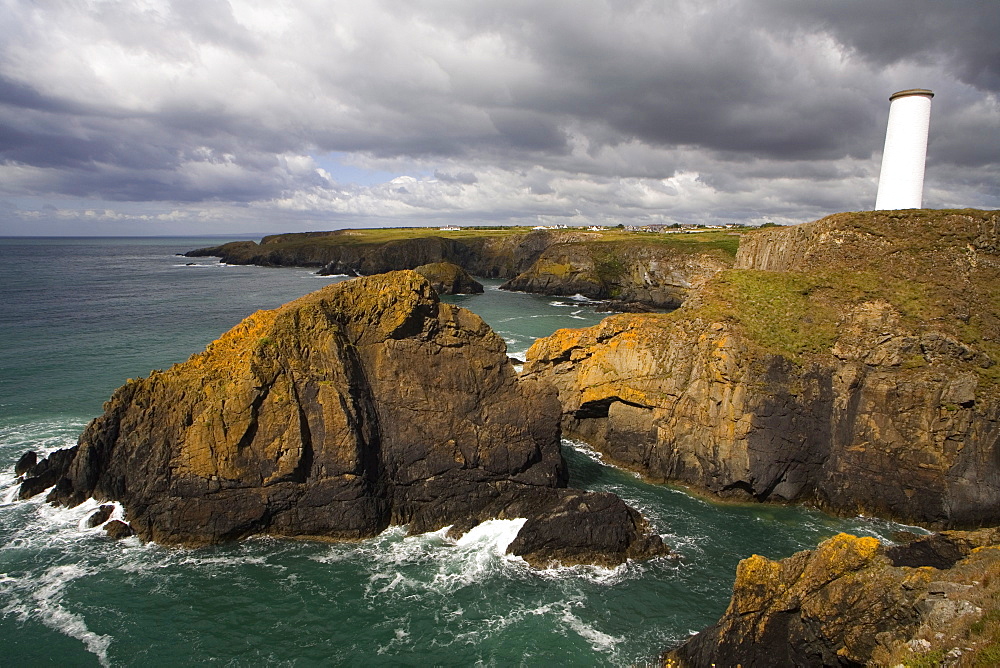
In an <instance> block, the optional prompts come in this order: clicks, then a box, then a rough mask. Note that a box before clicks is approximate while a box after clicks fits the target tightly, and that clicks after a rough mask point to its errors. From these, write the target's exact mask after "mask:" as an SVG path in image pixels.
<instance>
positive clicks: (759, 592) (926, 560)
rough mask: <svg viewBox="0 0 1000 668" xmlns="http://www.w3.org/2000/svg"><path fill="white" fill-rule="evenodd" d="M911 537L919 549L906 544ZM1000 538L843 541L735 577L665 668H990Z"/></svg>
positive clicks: (982, 534) (996, 639) (756, 564)
mask: <svg viewBox="0 0 1000 668" xmlns="http://www.w3.org/2000/svg"><path fill="white" fill-rule="evenodd" d="M912 538H915V539H916V538H917V537H916V536H912ZM998 543H1000V535H998V531H997V530H995V529H994V530H983V531H978V532H945V533H944V534H939V535H935V536H931V537H927V538H920V539H917V540H915V541H914V542H911V543H909V544H903V545H898V546H896V547H891V548H887V547H885V546H883V545H882V544H880V543H879V541H878V540H876V539H874V538H857V537H854V536H849V535H846V534H840V535H838V536H835V537H833V538H831V539H830V540H827V541H825V542H824V543H822V544H820V546H819V547H817V548H816V549H815V550H811V551H806V552H799V553H798V554H795V555H793V556H791V557H789V558H787V559H783V560H781V561H771V560H769V559H766V558H764V557H761V556H758V555H754V556H752V557H750V558H749V559H744V560H743V561H742V562H740V565H739V566H738V568H737V571H736V582H735V584H734V585H733V597H732V600H731V601H730V603H729V608H728V609H727V610H726V612H725V614H724V615H723V616H722V618H721V619H720V620H719V622H718V623H717V624H716V625H715V626H712V627H710V628H708V629H705V630H704V631H702V632H701V633H698V634H697V635H695V636H693V637H691V638H690V639H689V640H688V641H686V642H685V643H684V644H683V645H682V646H680V647H679V648H677V649H675V650H673V651H671V652H668V653H667V654H666V655H665V656H664V661H663V663H664V665H666V666H674V667H680V666H690V667H692V668H694V667H698V668H700V667H702V666H736V665H741V666H744V668H754V667H762V668H763V667H766V668H782V667H784V666H864V665H877V666H896V665H920V666H932V665H933V666H937V665H964V666H986V665H996V660H997V659H998V658H1000V625H998V623H997V620H998V615H997V607H996V606H997V598H998V597H1000V545H998Z"/></svg>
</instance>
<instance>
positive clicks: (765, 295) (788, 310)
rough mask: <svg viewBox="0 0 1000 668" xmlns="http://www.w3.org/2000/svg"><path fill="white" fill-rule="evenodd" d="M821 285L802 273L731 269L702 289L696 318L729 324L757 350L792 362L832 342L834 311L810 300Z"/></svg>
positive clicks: (819, 280)
mask: <svg viewBox="0 0 1000 668" xmlns="http://www.w3.org/2000/svg"><path fill="white" fill-rule="evenodd" d="M827 287H828V282H827V281H826V280H824V279H823V278H822V277H818V276H812V275H808V274H797V273H780V272H768V271H749V270H737V269H731V270H729V271H725V272H722V274H720V275H719V276H718V277H717V279H716V280H715V281H714V282H713V283H712V284H711V285H710V286H709V287H708V288H707V291H706V293H705V295H706V299H705V301H704V306H703V307H702V309H703V310H702V313H701V315H702V316H703V317H705V318H707V319H709V320H717V321H718V320H728V321H730V322H734V323H736V324H737V325H738V326H739V327H740V328H741V329H742V330H743V332H744V333H745V334H746V335H747V336H748V337H749V338H750V339H751V340H752V341H754V342H755V343H757V344H758V345H760V346H762V347H763V348H765V349H767V350H769V351H771V352H774V353H778V354H781V355H785V356H786V357H790V358H792V359H793V360H798V359H800V358H801V357H802V356H803V355H808V354H812V353H823V352H827V351H828V350H829V349H830V347H831V346H832V345H833V343H834V341H835V340H836V338H837V327H836V324H837V312H836V309H834V308H833V307H832V306H831V305H829V304H823V303H821V302H820V301H819V300H817V299H814V298H813V297H814V295H815V293H816V292H817V291H821V290H824V289H826V288H827Z"/></svg>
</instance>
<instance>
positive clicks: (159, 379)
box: [21, 271, 666, 565]
mask: <svg viewBox="0 0 1000 668" xmlns="http://www.w3.org/2000/svg"><path fill="white" fill-rule="evenodd" d="M558 413H559V407H558V403H557V400H556V397H555V394H554V391H553V390H552V388H551V387H550V386H548V385H547V384H545V383H541V382H537V381H531V380H525V381H520V380H518V378H517V376H516V374H515V372H514V369H513V367H512V366H511V364H510V363H509V361H508V360H507V357H506V350H505V346H504V343H503V340H502V339H501V338H500V337H498V336H497V335H496V334H494V333H493V332H492V331H491V330H490V329H489V327H487V325H486V324H485V323H484V322H483V321H482V320H481V319H480V318H479V317H478V316H476V315H474V314H473V313H471V312H469V311H467V310H465V309H462V308H458V307H454V306H451V305H448V304H443V303H440V302H439V301H438V299H437V295H436V294H435V293H434V292H433V290H431V288H430V285H429V284H428V282H427V281H426V280H425V279H424V278H422V277H421V276H419V275H418V274H416V273H414V272H411V271H405V272H394V273H390V274H383V275H377V276H372V277H368V278H363V279H355V280H352V281H347V282H344V283H341V284H337V285H332V286H328V287H326V288H324V289H322V290H319V291H317V292H315V293H313V294H310V295H307V296H305V297H303V298H301V299H298V300H296V301H294V302H291V303H289V304H286V305H285V306H283V307H281V308H279V309H276V310H273V311H259V312H257V313H255V314H254V315H252V316H250V317H249V318H247V319H246V320H244V321H243V322H242V323H240V324H239V325H238V326H237V327H235V328H234V329H232V330H231V331H229V332H227V333H226V334H224V335H223V336H222V337H221V338H220V339H219V340H217V341H215V342H214V343H212V344H211V345H209V346H208V348H207V349H206V350H205V352H203V353H200V354H197V355H194V356H192V357H191V358H190V359H189V360H188V361H187V362H184V363H182V364H177V365H175V366H173V367H171V368H170V369H168V370H166V371H157V372H153V373H152V374H150V376H149V377H148V378H145V379H139V380H130V381H129V382H128V383H127V384H126V385H125V386H123V387H121V388H119V389H118V390H117V391H116V392H115V393H114V395H113V396H112V397H111V399H110V400H109V401H108V402H107V403H106V404H105V412H104V414H103V415H102V416H100V417H99V418H97V419H95V420H94V421H92V422H91V423H90V424H89V425H88V426H87V428H86V430H85V431H84V433H83V435H82V436H81V437H80V441H79V444H78V445H77V446H76V447H74V448H72V449H68V450H61V451H59V452H56V453H54V454H52V455H50V456H49V457H48V458H47V459H44V460H42V461H40V462H32V461H30V457H29V458H28V459H26V460H25V464H24V467H23V469H22V470H23V473H24V475H25V481H24V483H23V484H22V486H21V496H22V498H25V497H28V496H31V495H33V494H37V493H38V492H40V491H42V490H43V489H45V488H47V487H49V486H51V485H53V484H54V485H55V487H54V488H53V489H52V491H51V492H50V493H49V495H48V500H49V501H51V502H53V503H58V504H67V505H74V504H77V503H80V502H82V501H83V500H85V499H87V498H89V497H94V498H96V499H98V500H116V501H120V502H121V503H122V504H123V505H124V508H125V513H126V518H127V520H128V522H129V524H130V525H131V527H132V528H133V529H134V530H135V531H136V533H138V535H139V536H140V537H142V538H143V539H146V540H154V541H157V542H160V543H165V544H181V545H201V544H207V543H215V542H219V541H225V540H232V539H239V538H242V537H245V536H250V535H254V534H270V535H275V536H297V537H316V538H327V539H341V540H344V539H347V540H350V539H361V538H365V537H369V536H374V535H376V534H378V533H379V532H381V531H382V530H383V529H385V528H386V527H387V526H389V525H390V524H408V525H409V526H410V530H411V532H414V533H420V532H425V531H429V530H435V529H438V528H441V527H443V526H447V525H454V527H455V529H454V531H456V532H461V531H464V530H467V529H469V528H471V527H472V526H474V525H475V524H478V523H479V522H481V521H483V520H486V519H489V518H500V519H505V518H506V519H513V518H520V517H526V518H528V521H527V522H526V523H525V525H524V527H523V528H522V530H521V532H520V533H519V534H518V536H517V538H516V540H515V541H514V543H513V544H512V545H511V547H510V550H511V551H512V552H513V553H515V554H518V555H521V556H523V557H524V558H525V559H526V560H528V561H529V562H531V563H533V564H536V565H544V564H546V563H549V562H551V561H558V562H561V563H564V564H573V563H598V564H604V565H613V564H616V563H620V562H622V561H623V560H624V559H626V558H629V557H637V558H641V557H649V556H655V555H660V554H665V553H666V548H665V547H664V546H663V544H662V542H661V541H660V539H659V537H658V536H655V535H651V534H650V533H649V532H648V529H647V526H646V523H645V521H644V520H643V518H642V517H641V516H640V515H639V514H638V513H637V512H636V511H635V510H633V509H631V508H629V507H628V506H626V505H625V503H624V502H623V501H621V499H619V498H618V497H616V496H614V495H612V494H603V493H591V492H583V491H579V490H570V489H565V485H566V468H565V463H564V461H563V459H562V457H561V454H560V451H559V424H558V418H557V416H558Z"/></svg>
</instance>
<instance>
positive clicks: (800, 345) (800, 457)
mask: <svg viewBox="0 0 1000 668" xmlns="http://www.w3.org/2000/svg"><path fill="white" fill-rule="evenodd" d="M998 239H1000V213H998V212H989V211H974V210H961V211H905V212H903V211H899V212H861V213H849V214H838V215H835V216H830V217H828V218H825V219H823V220H820V221H816V222H814V223H809V224H806V225H801V226H798V227H792V228H777V229H770V230H761V231H759V232H755V233H752V234H749V235H746V237H745V238H744V240H743V241H742V242H741V244H740V249H739V252H738V254H737V259H736V266H735V267H734V268H733V269H729V270H725V271H722V272H720V273H718V274H717V275H716V276H715V277H713V278H711V279H709V280H708V281H706V282H705V284H704V285H703V286H702V287H701V288H699V289H698V290H695V291H694V292H693V293H692V295H691V297H690V298H689V299H688V301H687V302H685V304H684V305H683V306H682V307H681V308H680V309H678V310H677V311H675V312H673V313H670V314H662V315H658V314H651V315H620V316H613V317H610V318H608V319H606V320H605V321H604V322H602V323H600V324H599V325H596V326H594V327H591V328H589V329H584V330H560V331H559V332H556V333H555V334H554V335H552V336H551V337H548V338H547V339H542V340H539V341H538V342H536V344H535V345H534V346H533V347H532V348H531V350H529V351H528V354H527V363H526V365H525V374H526V376H527V377H528V378H534V379H540V380H544V381H549V382H552V383H553V384H554V385H556V387H557V388H558V391H559V399H560V402H561V404H562V407H563V428H564V431H565V432H566V433H567V434H568V435H570V436H575V437H578V438H582V439H584V440H586V441H588V442H590V443H591V444H593V445H594V446H595V447H597V448H598V449H600V450H602V451H603V452H604V453H605V454H607V455H608V456H609V457H610V458H611V459H612V460H614V461H616V462H618V463H620V464H623V465H625V466H627V467H629V468H632V469H635V470H637V471H639V472H641V473H643V474H644V475H646V476H648V477H649V478H651V479H654V480H660V481H666V480H670V481H678V482H682V483H685V484H688V485H692V486H694V487H696V488H699V489H702V490H706V491H708V492H711V493H713V494H716V495H718V496H721V497H734V498H740V499H756V500H761V501H779V502H784V501H804V502H811V503H815V504H817V505H819V506H821V507H824V508H827V509H829V510H833V511H836V512H841V513H849V514H857V513H864V514H872V515H879V516H883V517H889V518H895V519H899V520H904V521H909V522H918V523H922V524H925V525H928V526H935V527H939V528H955V527H977V526H987V525H992V524H996V523H998V522H1000V447H998V444H1000V390H998V385H1000V383H998V379H1000V375H998V366H997V365H996V364H995V363H994V362H995V360H997V359H1000V301H998V294H1000V242H998Z"/></svg>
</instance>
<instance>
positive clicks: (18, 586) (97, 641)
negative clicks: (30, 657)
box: [0, 564, 113, 666]
mask: <svg viewBox="0 0 1000 668" xmlns="http://www.w3.org/2000/svg"><path fill="white" fill-rule="evenodd" d="M93 574H94V571H92V570H90V569H87V568H84V567H83V566H80V565H79V564H65V565H61V566H52V567H50V568H48V569H47V570H45V571H44V572H43V573H41V574H40V575H38V576H37V577H34V576H32V575H28V576H26V577H25V578H23V579H21V580H17V579H13V578H5V579H4V580H3V581H0V591H3V592H4V594H5V596H4V597H5V598H7V599H8V601H9V602H8V603H7V605H6V606H4V608H3V611H2V613H3V614H4V615H5V616H6V615H17V616H18V618H20V619H21V620H22V621H27V620H29V619H34V620H37V621H39V622H41V623H42V624H44V625H45V626H47V627H49V628H50V629H52V630H54V631H57V632H59V633H62V634H63V635H66V636H69V637H70V638H75V639H76V640H79V641H80V642H82V643H83V646H84V647H85V648H86V650H87V651H88V652H90V653H91V654H93V655H95V656H96V657H97V660H98V661H99V662H100V664H101V665H102V666H110V665H111V663H110V661H109V660H108V648H109V647H110V646H111V641H112V640H113V638H112V636H110V635H100V634H97V633H94V632H93V631H91V630H90V629H88V628H87V623H86V620H85V619H84V618H83V616H82V615H80V614H77V613H75V612H72V611H71V610H69V609H67V608H66V607H65V606H64V605H63V596H64V594H65V592H66V588H67V587H68V586H69V584H70V583H71V582H73V581H74V580H77V579H79V578H82V577H86V576H88V575H93ZM39 585H40V586H39Z"/></svg>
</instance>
